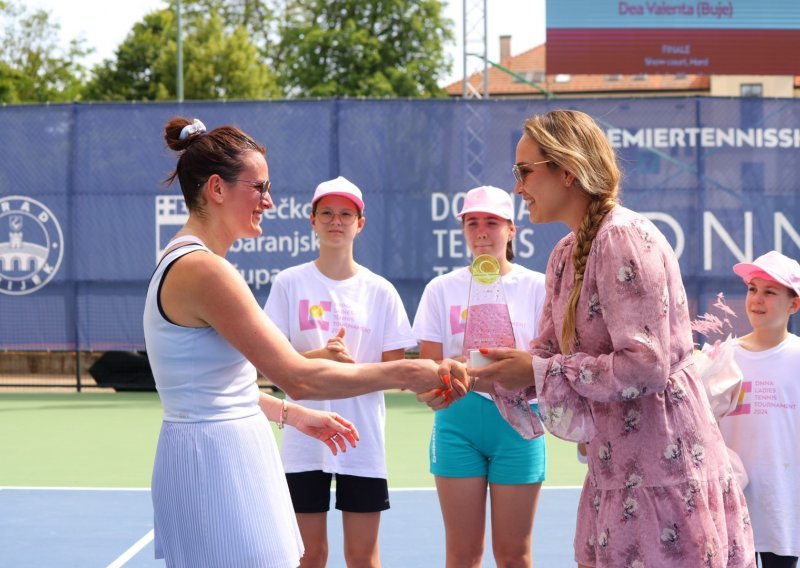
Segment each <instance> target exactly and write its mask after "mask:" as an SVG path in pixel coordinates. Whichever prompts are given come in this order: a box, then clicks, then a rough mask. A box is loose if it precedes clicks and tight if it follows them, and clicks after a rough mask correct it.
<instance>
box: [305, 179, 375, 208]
mask: <svg viewBox="0 0 800 568" xmlns="http://www.w3.org/2000/svg"><path fill="white" fill-rule="evenodd" d="M326 195H339V196H341V197H346V198H347V199H349V200H350V201H352V202H353V203H355V204H356V207H358V210H359V211H360V212H361V213H363V212H364V198H363V197H362V195H361V190H360V189H358V187H356V185H355V184H354V183H353V182H351V181H350V180H348V179H345V178H343V177H342V176H339V177H337V178H336V179H331V180H328V181H323V182H322V183H321V184H319V185H318V186H317V189H316V191H314V198H313V199H312V200H311V205H312V206H313V205H314V204H315V203H316V202H317V201H319V200H320V199H322V198H323V197H325V196H326Z"/></svg>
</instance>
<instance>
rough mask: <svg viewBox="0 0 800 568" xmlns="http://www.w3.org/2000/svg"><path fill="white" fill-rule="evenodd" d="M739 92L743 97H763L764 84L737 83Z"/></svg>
mask: <svg viewBox="0 0 800 568" xmlns="http://www.w3.org/2000/svg"><path fill="white" fill-rule="evenodd" d="M739 94H740V95H741V96H743V97H763V96H764V85H762V84H761V83H742V84H741V85H739Z"/></svg>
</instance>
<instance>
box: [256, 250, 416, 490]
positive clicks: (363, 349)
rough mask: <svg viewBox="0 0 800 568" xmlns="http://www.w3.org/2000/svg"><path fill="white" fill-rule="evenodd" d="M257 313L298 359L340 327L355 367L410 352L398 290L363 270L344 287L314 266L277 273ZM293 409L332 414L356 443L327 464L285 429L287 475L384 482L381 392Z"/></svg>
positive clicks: (322, 449) (320, 452) (315, 448)
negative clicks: (353, 431)
mask: <svg viewBox="0 0 800 568" xmlns="http://www.w3.org/2000/svg"><path fill="white" fill-rule="evenodd" d="M264 309H265V310H266V312H267V314H268V315H269V317H270V318H271V319H272V321H273V322H275V324H276V325H277V326H278V328H279V329H280V330H281V331H282V332H283V333H284V334H285V335H286V337H287V338H288V339H289V341H290V342H291V344H292V345H293V346H294V348H295V349H297V350H298V351H301V352H303V351H310V350H312V349H319V348H321V347H325V345H326V344H327V342H328V339H329V338H330V337H332V336H333V335H335V334H336V333H337V332H338V331H339V329H340V328H342V327H344V328H345V330H346V331H345V336H344V342H345V344H346V345H347V349H348V351H349V352H350V355H352V357H353V358H354V359H355V360H356V361H357V362H359V363H374V362H379V361H381V359H382V356H383V353H384V352H385V351H392V350H395V349H407V348H409V347H413V346H414V345H416V341H414V338H413V336H412V334H411V326H410V324H409V322H408V316H407V315H406V312H405V309H404V308H403V303H402V301H401V300H400V295H399V294H398V293H397V290H395V289H394V287H393V286H392V285H391V284H390V283H389V282H388V281H387V280H386V279H384V278H382V277H381V276H378V275H377V274H375V273H373V272H371V271H370V270H369V269H367V268H364V267H363V266H359V267H358V272H357V273H356V275H355V276H353V277H352V278H348V279H347V280H331V279H330V278H328V277H326V276H325V275H324V274H322V273H321V272H320V271H319V269H318V268H317V266H316V265H315V264H314V263H313V262H308V263H306V264H301V265H300V266H295V267H292V268H289V269H287V270H284V271H282V272H281V273H280V274H278V276H277V277H276V278H275V280H274V281H273V283H272V289H271V291H270V294H269V297H268V298H267V303H266V305H265V306H264ZM295 402H297V401H295ZM298 404H302V405H303V406H305V407H307V408H315V409H318V410H330V411H333V412H338V413H339V414H340V415H342V416H343V417H345V418H347V419H348V420H350V421H351V422H352V423H353V424H355V426H356V428H358V433H359V436H360V437H361V439H360V440H359V442H358V446H357V447H356V448H355V449H352V448H351V449H350V450H349V451H347V452H346V453H339V455H337V456H334V455H332V454H331V452H330V450H328V448H327V447H326V446H325V444H322V443H320V442H319V441H318V440H315V439H313V438H310V437H308V436H306V435H304V434H302V433H300V432H298V431H296V430H295V429H293V428H287V429H286V430H284V432H283V438H282V442H281V457H282V458H283V466H284V469H285V471H286V472H287V473H296V472H300V471H315V470H322V471H325V472H328V473H342V474H345V475H358V476H361V477H379V478H382V479H386V478H387V472H386V460H385V455H384V425H385V421H386V407H385V405H384V400H383V393H382V392H373V393H369V394H365V395H361V396H356V397H352V398H346V399H341V400H330V401H327V400H326V401H309V400H304V401H302V402H298Z"/></svg>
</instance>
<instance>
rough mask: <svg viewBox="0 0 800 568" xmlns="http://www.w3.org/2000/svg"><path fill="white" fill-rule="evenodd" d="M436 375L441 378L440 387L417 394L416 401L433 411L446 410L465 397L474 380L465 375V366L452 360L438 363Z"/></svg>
mask: <svg viewBox="0 0 800 568" xmlns="http://www.w3.org/2000/svg"><path fill="white" fill-rule="evenodd" d="M438 373H439V376H441V377H442V385H441V386H438V387H436V388H434V389H429V390H426V391H422V392H419V393H417V400H418V401H419V402H422V403H424V404H427V405H428V406H430V407H431V408H432V409H433V410H441V409H443V408H447V407H448V406H450V405H451V404H452V403H454V402H455V401H457V400H458V399H460V398H461V397H463V396H465V395H466V394H467V392H469V390H470V385H471V383H472V381H473V380H474V379H472V378H471V377H470V376H469V375H468V374H467V368H466V366H465V365H464V364H463V363H461V362H460V361H456V360H454V359H444V360H443V361H442V362H441V363H439V368H438Z"/></svg>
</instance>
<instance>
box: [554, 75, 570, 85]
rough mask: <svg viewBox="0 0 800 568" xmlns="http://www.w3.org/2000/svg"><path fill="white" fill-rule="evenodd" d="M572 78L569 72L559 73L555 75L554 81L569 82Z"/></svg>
mask: <svg viewBox="0 0 800 568" xmlns="http://www.w3.org/2000/svg"><path fill="white" fill-rule="evenodd" d="M571 80H572V75H570V74H569V73H559V74H558V75H556V76H555V82H556V83H569V82H570V81H571Z"/></svg>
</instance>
